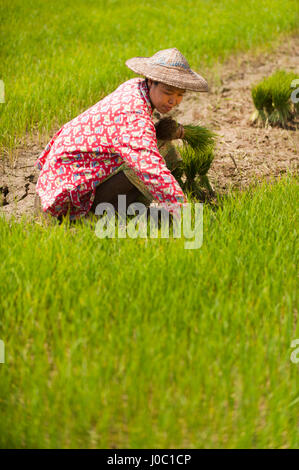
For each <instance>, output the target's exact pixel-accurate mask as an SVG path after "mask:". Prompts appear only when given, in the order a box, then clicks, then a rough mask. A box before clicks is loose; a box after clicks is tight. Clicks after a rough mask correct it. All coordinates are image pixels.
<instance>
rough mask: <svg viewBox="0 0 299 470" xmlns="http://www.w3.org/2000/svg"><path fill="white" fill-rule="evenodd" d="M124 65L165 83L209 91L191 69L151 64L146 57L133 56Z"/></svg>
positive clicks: (199, 76) (192, 89)
mask: <svg viewBox="0 0 299 470" xmlns="http://www.w3.org/2000/svg"><path fill="white" fill-rule="evenodd" d="M126 66H127V67H128V68H129V69H131V70H133V72H135V73H137V74H139V75H143V76H144V77H146V78H150V79H151V80H156V81H158V82H161V83H165V84H166V85H171V86H175V87H177V88H181V89H184V90H190V91H200V92H208V91H209V87H208V84H207V82H206V80H205V79H204V78H203V77H202V76H201V75H199V74H198V73H196V72H194V71H193V70H191V69H189V70H185V69H183V68H179V67H167V66H164V65H153V64H151V63H149V58H148V57H134V58H132V59H128V60H127V61H126Z"/></svg>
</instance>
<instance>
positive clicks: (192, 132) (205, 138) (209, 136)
mask: <svg viewBox="0 0 299 470" xmlns="http://www.w3.org/2000/svg"><path fill="white" fill-rule="evenodd" d="M184 131H185V134H184V137H183V141H184V143H186V144H188V145H190V147H191V148H193V149H198V150H201V151H202V152H204V151H205V150H208V149H209V147H213V146H214V144H215V138H216V134H215V133H214V132H212V131H210V130H209V129H207V128H206V127H203V126H192V125H191V124H190V125H189V124H188V125H185V126H184Z"/></svg>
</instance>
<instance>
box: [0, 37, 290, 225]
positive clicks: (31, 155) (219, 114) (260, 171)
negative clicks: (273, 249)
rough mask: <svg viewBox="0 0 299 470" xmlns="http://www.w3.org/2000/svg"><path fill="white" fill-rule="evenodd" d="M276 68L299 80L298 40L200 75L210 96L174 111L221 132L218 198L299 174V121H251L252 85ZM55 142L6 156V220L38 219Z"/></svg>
mask: <svg viewBox="0 0 299 470" xmlns="http://www.w3.org/2000/svg"><path fill="white" fill-rule="evenodd" d="M277 69H285V70H287V71H293V72H295V73H298V78H299V37H298V36H293V37H288V38H287V39H284V40H282V41H281V43H280V45H278V46H277V47H276V49H275V50H272V51H271V52H267V53H265V52H264V53H260V54H252V53H246V54H238V55H236V56H233V57H231V58H230V59H229V60H228V61H227V62H226V63H224V64H223V65H218V66H217V67H214V68H213V69H209V70H207V71H206V72H205V73H204V71H200V73H202V75H204V76H205V78H207V81H208V83H209V85H210V91H209V93H192V92H187V94H186V96H185V97H184V99H183V101H182V102H181V104H180V106H179V107H178V108H177V109H176V110H175V111H174V112H172V113H171V115H172V116H174V117H175V118H176V119H177V120H178V121H179V122H181V123H182V124H191V123H192V124H201V125H204V126H206V127H208V128H209V129H211V130H214V131H215V132H216V133H217V134H218V141H217V146H216V151H215V159H214V161H213V164H212V166H211V169H210V171H209V178H210V181H211V183H212V185H213V187H214V189H215V191H216V192H217V193H218V194H219V193H220V194H223V193H225V192H227V191H228V190H229V189H234V188H240V189H245V188H246V187H247V186H248V185H249V184H251V183H252V182H254V181H255V182H257V181H259V180H261V179H264V178H266V179H268V178H271V177H274V178H279V176H280V175H282V174H284V173H286V172H287V171H290V172H291V173H296V174H297V173H298V147H299V132H298V129H299V122H298V121H295V122H293V123H291V125H290V126H289V128H288V129H282V128H279V127H272V128H271V127H268V128H264V127H259V126H258V125H256V124H254V125H253V124H252V123H251V120H250V118H251V115H252V113H253V111H254V107H253V103H252V99H251V86H252V85H253V84H255V83H257V82H258V81H259V80H261V79H262V78H263V77H265V76H268V75H270V74H272V73H273V72H274V71H275V70H277ZM62 124H63V123H61V125H62ZM57 130H58V128H57V129H53V132H52V134H51V135H54V133H55V132H56V131H57ZM50 138H51V136H50V137H48V138H47V140H45V141H43V142H42V143H40V139H39V138H38V137H34V136H33V137H32V138H31V140H30V143H28V144H27V145H24V144H22V143H20V145H19V147H18V148H16V150H15V154H16V155H17V158H13V157H12V156H10V158H7V156H4V155H1V160H0V165H1V167H0V178H1V180H0V206H2V207H0V212H1V213H3V214H4V215H5V217H6V218H8V219H9V218H10V217H11V216H12V215H14V216H15V217H16V219H17V220H18V219H20V218H21V216H22V215H23V214H25V215H26V216H29V218H33V217H34V209H33V207H34V197H35V185H36V182H37V178H38V174H39V172H38V170H36V169H35V168H34V163H35V161H36V159H37V157H38V156H39V154H40V153H41V152H42V150H43V149H44V148H45V146H46V144H47V142H48V141H49V140H50Z"/></svg>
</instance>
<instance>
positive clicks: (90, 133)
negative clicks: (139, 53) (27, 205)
mask: <svg viewBox="0 0 299 470" xmlns="http://www.w3.org/2000/svg"><path fill="white" fill-rule="evenodd" d="M126 65H127V66H128V67H129V68H130V69H131V70H133V71H134V72H136V73H138V74H140V75H143V76H144V77H146V78H145V79H143V78H133V79H131V80H128V81H126V82H125V83H123V84H121V85H120V86H119V87H118V88H117V89H116V90H115V91H114V92H113V93H111V94H110V95H108V96H106V97H105V98H104V99H102V100H101V101H99V102H98V103H96V104H95V105H94V106H92V107H91V108H89V109H87V110H86V111H85V112H83V113H82V114H80V115H79V116H77V117H76V118H74V119H73V120H72V121H70V122H68V123H66V124H64V125H63V126H62V128H61V129H60V130H59V131H58V132H57V133H56V134H55V135H54V137H53V139H52V140H51V141H50V142H49V144H48V145H47V147H46V148H45V150H44V151H43V152H42V154H41V155H40V156H39V158H38V159H37V161H36V163H35V166H36V167H37V168H38V169H40V170H41V172H40V175H39V178H38V182H37V185H36V192H37V197H36V208H38V207H39V208H40V209H41V210H42V212H43V213H47V214H50V215H51V216H53V217H57V218H59V219H60V220H61V217H62V216H63V215H66V214H67V213H68V214H69V216H70V220H75V219H78V218H80V217H84V216H86V215H87V214H89V213H90V212H94V211H95V208H96V205H97V204H99V203H100V202H110V203H112V204H113V205H114V206H115V207H116V208H117V196H118V195H119V194H126V196H127V206H128V205H129V204H131V203H132V202H135V201H137V200H140V196H144V197H145V199H146V200H148V201H151V200H155V201H156V202H158V203H159V204H160V205H162V206H164V207H165V208H166V209H167V210H169V212H172V209H171V207H173V204H174V205H182V204H184V203H186V202H187V199H186V197H185V195H184V193H183V192H182V190H181V188H180V186H179V184H178V182H177V181H176V180H175V178H174V177H173V175H172V173H171V171H170V169H169V166H170V165H169V164H168V166H167V162H166V160H165V159H164V158H163V156H162V155H161V153H160V152H159V149H158V142H157V136H156V128H155V124H154V121H153V111H154V109H156V110H157V111H158V112H159V113H161V114H165V113H168V112H169V111H171V109H173V108H174V107H175V106H177V105H178V104H179V103H180V102H181V100H182V98H183V95H184V93H185V90H192V91H208V86H207V82H206V81H205V80H204V79H203V78H202V77H201V76H200V75H198V74H196V73H195V72H193V71H192V70H191V69H190V67H189V64H188V62H187V60H186V59H185V58H184V56H183V55H182V54H181V53H180V52H179V51H178V50H177V49H176V48H173V49H165V50H162V51H159V52H157V53H156V54H154V55H153V56H152V57H135V58H133V59H129V60H127V62H126ZM182 131H183V128H182V126H180V127H179V128H178V130H177V132H176V134H175V135H173V136H170V139H172V138H180V137H182ZM162 147H163V146H161V145H160V148H162ZM166 153H167V152H166Z"/></svg>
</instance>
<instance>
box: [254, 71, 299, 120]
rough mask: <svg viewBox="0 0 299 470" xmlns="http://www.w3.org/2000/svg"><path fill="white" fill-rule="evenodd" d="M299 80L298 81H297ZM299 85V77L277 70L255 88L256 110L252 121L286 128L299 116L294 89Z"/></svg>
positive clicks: (298, 103)
mask: <svg viewBox="0 0 299 470" xmlns="http://www.w3.org/2000/svg"><path fill="white" fill-rule="evenodd" d="M296 79H297V80H296ZM296 84H297V86H298V84H299V76H298V75H296V74H295V73H293V72H286V71H284V70H277V71H276V72H275V73H274V74H273V75H271V76H270V77H267V78H264V79H263V80H262V81H261V82H260V83H258V84H257V85H255V86H253V87H252V89H251V95H252V99H253V103H254V105H255V108H256V110H255V111H254V113H253V115H252V117H251V119H252V121H253V122H255V121H260V122H261V123H262V124H263V125H265V126H267V125H269V124H270V125H278V126H281V127H286V126H287V124H288V122H290V121H293V120H294V118H295V117H296V116H298V115H299V102H297V103H296V101H297V99H294V94H295V93H294V92H295V90H294V88H295V86H296Z"/></svg>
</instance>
